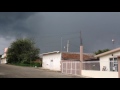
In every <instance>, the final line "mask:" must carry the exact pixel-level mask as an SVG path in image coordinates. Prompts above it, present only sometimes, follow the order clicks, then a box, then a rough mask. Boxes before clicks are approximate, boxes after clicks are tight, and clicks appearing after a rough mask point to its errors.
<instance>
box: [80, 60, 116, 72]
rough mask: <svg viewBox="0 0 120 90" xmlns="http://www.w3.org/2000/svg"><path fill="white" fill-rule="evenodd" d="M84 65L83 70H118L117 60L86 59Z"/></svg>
mask: <svg viewBox="0 0 120 90" xmlns="http://www.w3.org/2000/svg"><path fill="white" fill-rule="evenodd" d="M82 65H83V67H82V70H97V71H118V62H117V61H86V62H82Z"/></svg>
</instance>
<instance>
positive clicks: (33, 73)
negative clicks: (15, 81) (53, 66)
mask: <svg viewBox="0 0 120 90" xmlns="http://www.w3.org/2000/svg"><path fill="white" fill-rule="evenodd" d="M0 78H81V77H80V76H74V75H66V74H62V73H60V72H54V71H50V70H43V69H42V68H33V67H22V66H14V65H8V64H0Z"/></svg>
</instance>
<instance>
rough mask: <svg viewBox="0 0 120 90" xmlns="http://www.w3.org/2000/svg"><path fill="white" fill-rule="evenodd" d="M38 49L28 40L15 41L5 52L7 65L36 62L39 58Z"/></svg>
mask: <svg viewBox="0 0 120 90" xmlns="http://www.w3.org/2000/svg"><path fill="white" fill-rule="evenodd" d="M39 52H40V49H39V48H36V47H35V42H34V41H33V40H30V39H28V38H25V39H17V40H16V41H14V42H13V43H11V46H10V47H9V48H8V51H7V62H8V63H26V64H29V63H30V62H31V61H34V60H36V59H37V58H38V57H39Z"/></svg>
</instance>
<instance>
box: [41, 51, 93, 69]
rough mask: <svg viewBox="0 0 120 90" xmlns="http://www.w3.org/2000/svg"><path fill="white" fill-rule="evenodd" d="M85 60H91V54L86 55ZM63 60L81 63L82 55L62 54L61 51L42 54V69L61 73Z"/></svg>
mask: <svg viewBox="0 0 120 90" xmlns="http://www.w3.org/2000/svg"><path fill="white" fill-rule="evenodd" d="M83 55H84V59H85V60H87V59H89V57H90V56H92V55H89V54H86V53H84V54H83ZM63 60H68V61H69V60H74V61H80V53H79V52H78V53H76V52H62V53H61V52H60V51H53V52H48V53H43V54H42V68H43V69H49V70H55V71H61V61H63Z"/></svg>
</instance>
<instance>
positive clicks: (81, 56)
mask: <svg viewBox="0 0 120 90" xmlns="http://www.w3.org/2000/svg"><path fill="white" fill-rule="evenodd" d="M82 44H83V43H82V36H81V31H80V75H81V71H82V69H83V45H82Z"/></svg>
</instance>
